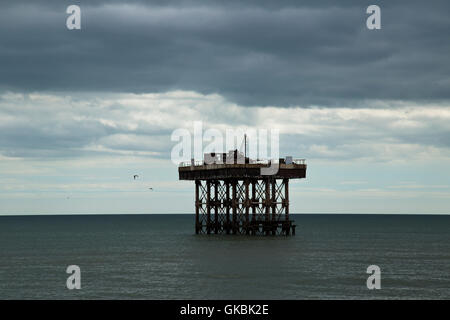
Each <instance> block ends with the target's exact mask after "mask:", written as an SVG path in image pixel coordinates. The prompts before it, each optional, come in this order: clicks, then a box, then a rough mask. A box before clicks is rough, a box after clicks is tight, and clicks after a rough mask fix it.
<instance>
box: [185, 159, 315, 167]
mask: <svg viewBox="0 0 450 320" xmlns="http://www.w3.org/2000/svg"><path fill="white" fill-rule="evenodd" d="M271 161H272V160H268V159H264V160H253V159H250V164H267V165H268V164H269V163H270V162H271ZM277 162H278V161H277ZM292 163H294V164H303V165H304V164H306V159H292ZM238 164H239V162H238ZM242 164H243V163H242ZM192 165H194V166H203V165H204V161H203V160H195V161H194V162H191V161H186V162H180V164H179V167H191V166H192Z"/></svg>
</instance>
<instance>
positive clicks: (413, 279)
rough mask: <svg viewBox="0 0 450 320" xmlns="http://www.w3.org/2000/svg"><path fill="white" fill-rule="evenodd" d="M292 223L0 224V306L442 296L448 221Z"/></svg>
mask: <svg viewBox="0 0 450 320" xmlns="http://www.w3.org/2000/svg"><path fill="white" fill-rule="evenodd" d="M291 217H292V218H293V219H294V220H295V222H296V225H297V230H296V235H295V236H289V237H286V236H275V237H274V236H245V235H195V234H194V215H193V214H81V215H69V214H64V215H21V216H17V215H14V216H0V299H276V300H278V299H449V298H450V272H449V270H450V215H435V214H433V215H417V214H408V215H406V214H405V215H403V214H395V215H389V214H291ZM69 265H77V266H79V267H80V270H81V289H80V290H68V289H67V288H66V280H67V278H68V277H69V274H67V273H66V269H67V267H68V266H69ZM370 265H377V266H379V267H380V269H381V289H380V290H369V289H368V288H367V286H366V281H367V278H368V277H369V276H370V274H368V273H367V268H368V266H370Z"/></svg>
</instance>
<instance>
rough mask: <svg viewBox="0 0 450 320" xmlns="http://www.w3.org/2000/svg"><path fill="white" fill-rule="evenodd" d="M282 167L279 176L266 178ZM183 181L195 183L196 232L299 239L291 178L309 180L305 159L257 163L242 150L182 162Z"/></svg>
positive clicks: (289, 158)
mask: <svg viewBox="0 0 450 320" xmlns="http://www.w3.org/2000/svg"><path fill="white" fill-rule="evenodd" d="M274 165H276V167H277V170H276V171H275V173H274V174H265V172H264V171H265V170H268V168H270V167H271V166H274ZM178 173H179V179H180V180H194V181H195V233H196V234H211V233H213V234H247V235H286V236H288V235H291V234H292V235H295V224H294V221H293V220H290V218H289V180H290V179H296V178H297V179H300V178H305V177H306V163H305V159H293V158H292V157H286V158H280V159H278V162H277V163H276V164H275V163H273V160H272V161H270V160H253V159H250V158H248V157H246V156H245V154H243V153H242V152H239V151H238V150H234V151H230V152H228V153H208V154H205V155H204V159H203V161H195V160H194V159H192V160H191V162H185V163H181V164H180V166H179V167H178Z"/></svg>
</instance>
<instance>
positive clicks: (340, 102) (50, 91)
mask: <svg viewBox="0 0 450 320" xmlns="http://www.w3.org/2000/svg"><path fill="white" fill-rule="evenodd" d="M71 4H78V5H80V7H81V10H82V22H81V24H82V30H81V31H69V30H67V28H66V18H67V16H68V15H67V14H66V13H65V11H66V8H67V6H68V5H71ZM370 4H378V5H379V6H380V7H381V10H382V11H381V15H382V29H381V30H376V31H370V30H368V29H367V28H366V24H365V20H366V18H367V16H368V15H367V14H366V13H365V11H366V8H367V6H368V5H370ZM449 12H450V2H448V1H433V2H432V3H431V2H428V1H414V0H411V1H392V0H391V1H362V0H355V1H337V0H336V1H328V0H324V1H317V0H316V1H275V0H273V1H265V0H260V1H257V0H249V1H237V0H228V1H211V0H208V1H207V0H185V1H182V0H179V1H176V0H159V1H137V0H136V1H120V0H112V1H102V0H90V1H75V0H73V1H50V0H48V1H40V0H34V1H25V0H16V1H3V2H2V4H1V10H0V181H2V183H1V184H0V214H22V213H32V214H39V213H173V212H189V213H190V212H192V209H193V193H192V185H191V184H190V183H183V182H179V181H177V168H176V165H174V164H172V162H171V161H170V152H171V149H172V147H173V146H174V144H175V142H173V141H171V140H170V136H171V133H172V132H173V130H175V129H178V128H186V129H189V130H192V126H193V123H194V122H195V121H202V122H203V123H204V126H205V128H216V129H219V130H222V131H224V130H225V129H227V128H237V127H239V128H256V129H259V128H264V129H272V128H277V129H279V130H280V133H281V136H280V147H281V150H280V153H281V155H288V154H291V155H293V156H294V157H301V158H307V159H308V160H307V161H308V165H309V166H308V178H307V179H306V180H302V181H297V182H294V183H293V184H292V192H291V194H292V195H293V196H292V209H291V211H292V212H344V213H347V212H353V213H377V212H379V213H449V212H450V90H449V88H450V61H449V59H450V58H449V52H450V40H449V35H450V19H449V17H448V13H449ZM134 174H139V175H140V177H141V178H140V180H139V181H133V180H132V179H131V177H132V175H134ZM148 187H153V188H154V190H155V191H154V192H152V193H149V192H148ZM174 195H176V197H177V199H178V201H176V202H175V201H173V197H174ZM168 203H169V204H170V205H168Z"/></svg>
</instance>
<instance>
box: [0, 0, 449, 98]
mask: <svg viewBox="0 0 450 320" xmlns="http://www.w3.org/2000/svg"><path fill="white" fill-rule="evenodd" d="M73 3H78V4H79V5H80V6H81V9H82V31H80V32H68V30H66V28H65V19H66V15H65V9H66V7H67V5H69V4H73ZM373 3H377V4H379V5H380V7H381V8H382V31H370V30H368V29H367V28H366V26H365V19H366V17H367V15H366V14H365V9H366V8H367V6H368V5H369V4H373ZM448 12H450V3H449V2H448V1H433V2H432V4H431V3H430V2H428V1H375V2H374V1H361V0H354V1H206V0H196V1H194V0H190V1H167V0H164V1H162V0H161V1H119V0H116V1H111V0H110V1H101V0H94V1H92V0H91V1H39V0H35V1H9V2H7V4H6V5H5V2H2V10H1V12H0V29H1V30H2V32H1V33H0V43H1V48H2V50H1V51H0V61H1V64H2V72H1V73H0V86H2V87H4V88H8V89H12V90H26V91H29V90H52V91H55V90H62V91H67V90H69V91H86V90H89V91H99V90H101V91H121V92H135V93H143V92H165V91H169V90H192V91H196V92H200V93H204V94H210V93H219V94H221V95H223V96H224V97H226V98H227V99H229V100H230V101H233V102H236V103H239V104H242V105H283V106H289V105H300V106H308V105H310V104H318V105H335V106H343V104H344V103H345V105H346V106H349V105H351V104H353V103H357V102H358V101H360V100H362V99H400V100H413V101H417V100H439V99H448V98H449V97H450V90H448V87H449V86H450V80H449V78H448V74H449V71H450V70H449V69H450V63H449V62H450V61H449V59H450V55H449V54H448V53H449V49H450V44H449V41H448V36H449V32H450V19H448Z"/></svg>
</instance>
